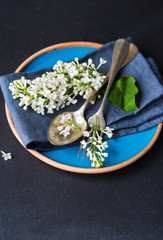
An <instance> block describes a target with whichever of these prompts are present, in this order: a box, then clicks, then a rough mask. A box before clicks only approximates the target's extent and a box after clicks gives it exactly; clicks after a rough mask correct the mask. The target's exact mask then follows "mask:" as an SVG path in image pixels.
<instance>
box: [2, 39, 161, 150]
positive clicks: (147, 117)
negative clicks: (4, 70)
mask: <svg viewBox="0 0 163 240" xmlns="http://www.w3.org/2000/svg"><path fill="white" fill-rule="evenodd" d="M114 43H115V42H110V43H107V44H105V45H104V46H102V47H101V48H98V49H97V50H95V51H93V52H91V53H89V54H87V55H86V56H85V57H83V58H82V59H80V62H83V61H87V60H88V58H92V60H93V62H94V63H95V65H98V63H99V59H100V57H102V58H104V59H105V60H107V63H106V64H104V65H102V66H101V68H100V69H99V71H104V72H107V71H108V70H109V69H110V66H111V60H112V53H113V47H114ZM54 64H55V63H54ZM46 71H52V69H51V68H48V69H43V70H40V71H36V72H20V73H11V74H8V75H5V76H1V77H0V86H1V89H2V92H3V95H4V99H5V102H6V104H7V107H8V110H9V112H10V114H11V116H12V119H13V121H14V124H15V127H16V130H17V132H18V134H19V136H20V138H21V139H22V141H23V143H24V145H25V147H26V148H29V149H36V150H50V149H60V148H63V146H53V145H52V144H51V143H50V142H49V141H48V139H47V130H48V126H49V124H50V122H51V121H52V119H53V118H54V117H55V116H56V115H58V114H59V113H61V112H64V111H71V110H73V111H74V110H77V109H78V108H79V107H80V106H81V105H82V104H83V102H84V100H83V99H82V97H81V98H80V97H79V99H78V102H77V103H76V104H75V105H69V106H67V107H65V108H64V109H61V110H59V111H55V113H54V114H45V115H44V116H42V115H40V114H37V113H36V112H34V111H33V110H32V109H31V108H30V107H29V108H28V110H27V111H24V110H23V108H22V107H19V106H18V103H19V99H13V97H12V94H11V91H10V90H9V88H8V87H9V83H10V82H11V81H13V80H15V79H20V78H21V77H22V76H25V78H27V79H34V78H36V77H38V76H41V75H42V74H43V73H44V72H46ZM126 75H129V76H133V77H134V78H135V79H136V80H137V83H136V84H137V86H138V88H139V91H140V93H141V94H140V97H139V110H134V111H130V112H124V111H122V110H120V109H118V108H117V107H116V106H115V105H114V104H113V103H111V102H110V101H109V100H107V102H106V105H105V109H104V116H105V119H106V122H107V126H110V127H112V128H114V129H115V131H114V134H113V137H119V136H124V135H127V134H132V133H136V132H140V131H143V130H146V129H148V128H151V127H153V126H155V125H157V124H159V123H160V122H163V81H162V78H161V75H160V73H159V70H158V68H157V65H156V63H155V61H154V60H153V59H151V58H148V59H145V58H144V57H143V56H142V54H141V53H140V52H139V53H138V54H137V55H136V57H135V58H134V59H133V60H132V61H131V62H129V63H128V64H127V65H126V66H125V67H124V68H123V69H122V70H121V71H120V73H119V74H118V78H120V77H124V76H126ZM101 101H102V98H101V99H98V100H97V101H96V103H95V104H94V105H91V104H89V105H88V107H87V109H86V112H85V117H86V119H88V118H89V117H90V116H91V115H92V114H93V113H95V112H96V111H97V109H98V108H99V106H100V104H101ZM75 144H79V141H77V142H75V143H72V144H69V145H68V146H69V147H70V146H74V145H75ZM64 147H66V146H64Z"/></svg>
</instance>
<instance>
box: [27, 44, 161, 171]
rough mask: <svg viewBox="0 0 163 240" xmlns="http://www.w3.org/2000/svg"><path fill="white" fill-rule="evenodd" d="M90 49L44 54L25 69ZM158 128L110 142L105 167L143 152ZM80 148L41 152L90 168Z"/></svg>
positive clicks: (71, 57)
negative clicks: (79, 152)
mask: <svg viewBox="0 0 163 240" xmlns="http://www.w3.org/2000/svg"><path fill="white" fill-rule="evenodd" d="M93 50H94V48H90V47H72V48H64V49H59V50H53V51H52V52H50V53H44V54H42V55H40V56H38V57H36V58H35V59H34V60H32V61H31V62H30V63H29V64H28V65H27V66H26V67H25V68H24V69H23V71H24V72H27V71H37V70H40V69H42V68H47V67H52V66H53V65H54V64H55V63H56V62H57V61H58V60H62V61H70V60H72V59H74V58H75V57H78V58H81V57H83V56H84V55H85V54H87V53H89V52H91V51H93ZM157 128H158V126H156V127H153V128H151V129H148V130H146V131H143V132H140V133H136V134H131V135H128V136H124V137H119V138H115V139H110V140H108V144H109V148H108V154H109V156H108V158H106V161H105V162H104V167H109V166H113V165H116V164H119V163H122V162H124V161H126V160H128V159H130V158H132V157H134V156H135V155H137V154H138V153H139V152H141V151H142V150H143V149H144V148H145V147H146V146H147V145H148V144H149V142H150V141H151V140H152V138H153V136H154V135H155V133H156V130H157ZM78 150H79V147H78V146H77V147H72V148H67V149H63V150H56V151H40V153H42V154H43V155H45V156H46V157H48V158H50V159H52V160H55V161H57V162H59V163H63V164H66V165H69V166H74V167H82V168H90V167H91V162H90V161H89V160H86V157H85V158H84V159H82V153H81V156H80V157H77V154H78Z"/></svg>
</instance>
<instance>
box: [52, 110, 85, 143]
mask: <svg viewBox="0 0 163 240" xmlns="http://www.w3.org/2000/svg"><path fill="white" fill-rule="evenodd" d="M66 114H71V118H72V122H73V123H74V124H77V125H79V124H80V130H79V129H75V130H73V129H71V130H70V135H68V136H67V137H64V136H63V135H60V132H59V130H58V129H57V127H58V126H62V124H61V123H60V121H61V118H62V116H63V115H66ZM86 129H87V122H86V120H85V118H84V116H83V115H82V114H81V113H80V111H79V110H78V111H76V112H63V113H61V114H59V115H58V116H56V117H55V118H54V119H53V121H52V122H51V124H50V126H49V129H48V139H49V141H50V142H51V143H52V144H53V145H67V144H69V143H72V142H75V141H76V140H78V139H79V138H80V137H81V136H82V134H83V132H84V131H85V130H86Z"/></svg>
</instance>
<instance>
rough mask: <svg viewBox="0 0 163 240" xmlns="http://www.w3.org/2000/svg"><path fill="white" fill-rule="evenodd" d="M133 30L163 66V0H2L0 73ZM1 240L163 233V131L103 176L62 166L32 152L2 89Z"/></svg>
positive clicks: (147, 239) (115, 239) (143, 238)
mask: <svg viewBox="0 0 163 240" xmlns="http://www.w3.org/2000/svg"><path fill="white" fill-rule="evenodd" d="M129 35H130V36H132V37H133V39H134V41H135V43H136V44H137V45H138V47H139V49H140V50H141V51H142V52H143V54H144V55H145V56H146V57H149V56H151V57H153V58H155V60H156V62H157V63H158V65H159V68H160V71H161V73H163V60H162V59H163V1H162V0H160V1H158V0H153V1H149V0H148V1H145V0H141V1H138V0H130V1H122V0H114V1H110V0H99V1H95V0H87V1H77V0H76V1H75V0H70V1H66V0H60V1H56V0H53V1H52V0H51V1H50V0H46V1H38V0H35V1H32V0H28V1H27V0H26V1H23V0H19V1H18V0H15V1H12V0H10V1H9V0H1V2H0V75H2V74H7V73H10V72H13V71H14V70H15V69H16V68H17V67H18V66H19V65H20V63H21V62H22V61H24V60H25V59H26V58H27V57H28V56H30V55H31V54H33V53H35V52H36V51H38V50H40V49H42V48H44V47H47V46H49V45H53V44H55V43H61V42H68V41H93V42H100V43H106V42H108V41H111V40H115V39H117V38H119V37H127V36H129ZM0 108H1V114H0V149H3V150H4V151H7V152H11V153H12V155H13V157H14V158H13V159H11V160H8V161H7V162H6V161H4V160H3V159H2V158H1V157H0V240H26V239H28V240H36V239H37V240H51V239H55V240H62V239H63V240H64V239H66V240H80V239H81V240H87V239H91V240H108V239H109V240H127V239H129V240H151V239H152V240H153V239H154V240H161V239H163V228H162V226H163V217H162V214H163V211H162V197H163V194H162V193H163V189H162V181H163V157H162V156H163V148H162V141H163V134H161V135H160V137H159V139H158V140H157V142H156V143H155V145H154V146H153V147H152V149H151V150H150V151H149V152H148V153H147V154H146V155H145V156H143V157H142V158H141V159H140V160H139V161H137V162H135V163H134V164H132V165H130V166H128V167H126V168H124V169H121V170H119V171H116V172H112V173H107V174H102V175H82V174H75V173H69V172H64V171H62V170H59V169H56V168H53V167H51V166H48V165H46V164H45V163H43V162H41V161H40V160H38V159H36V158H35V157H34V156H33V155H31V154H30V153H29V152H27V151H26V150H25V149H24V148H23V147H22V146H21V145H20V143H19V142H18V141H17V140H16V138H15V136H14V135H13V133H12V132H11V130H10V127H9V125H8V122H7V119H6V116H5V109H4V100H3V96H2V93H1V92H0Z"/></svg>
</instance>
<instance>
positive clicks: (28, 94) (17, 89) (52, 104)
mask: <svg viewBox="0 0 163 240" xmlns="http://www.w3.org/2000/svg"><path fill="white" fill-rule="evenodd" d="M105 62H106V61H105V60H103V59H102V58H101V59H100V64H99V66H98V67H95V65H94V63H93V61H92V59H88V64H87V63H86V62H84V63H79V59H78V58H75V60H74V61H72V62H69V63H63V61H60V60H59V61H58V62H57V63H56V64H55V65H54V67H53V71H51V72H46V73H44V74H43V75H42V76H41V77H36V78H35V79H32V80H29V79H26V78H25V77H24V76H22V77H21V79H18V80H14V81H13V82H11V83H10V85H9V89H10V90H11V92H12V95H13V98H14V99H16V98H19V99H20V102H19V106H20V107H23V109H24V110H27V108H28V106H31V108H32V109H33V110H34V111H35V112H37V113H38V114H44V113H45V109H46V110H47V113H53V112H54V109H55V110H56V111H58V110H59V109H60V108H64V107H65V106H67V105H69V104H75V103H76V102H77V99H76V96H77V95H81V96H82V97H83V98H84V99H87V98H88V97H89V96H90V94H91V93H92V91H93V90H99V88H100V87H101V86H102V83H103V81H104V78H105V76H104V74H102V73H100V72H98V68H99V67H100V66H101V65H102V64H104V63H105ZM93 102H95V99H94V101H93V100H92V103H93ZM109 135H110V134H109Z"/></svg>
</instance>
